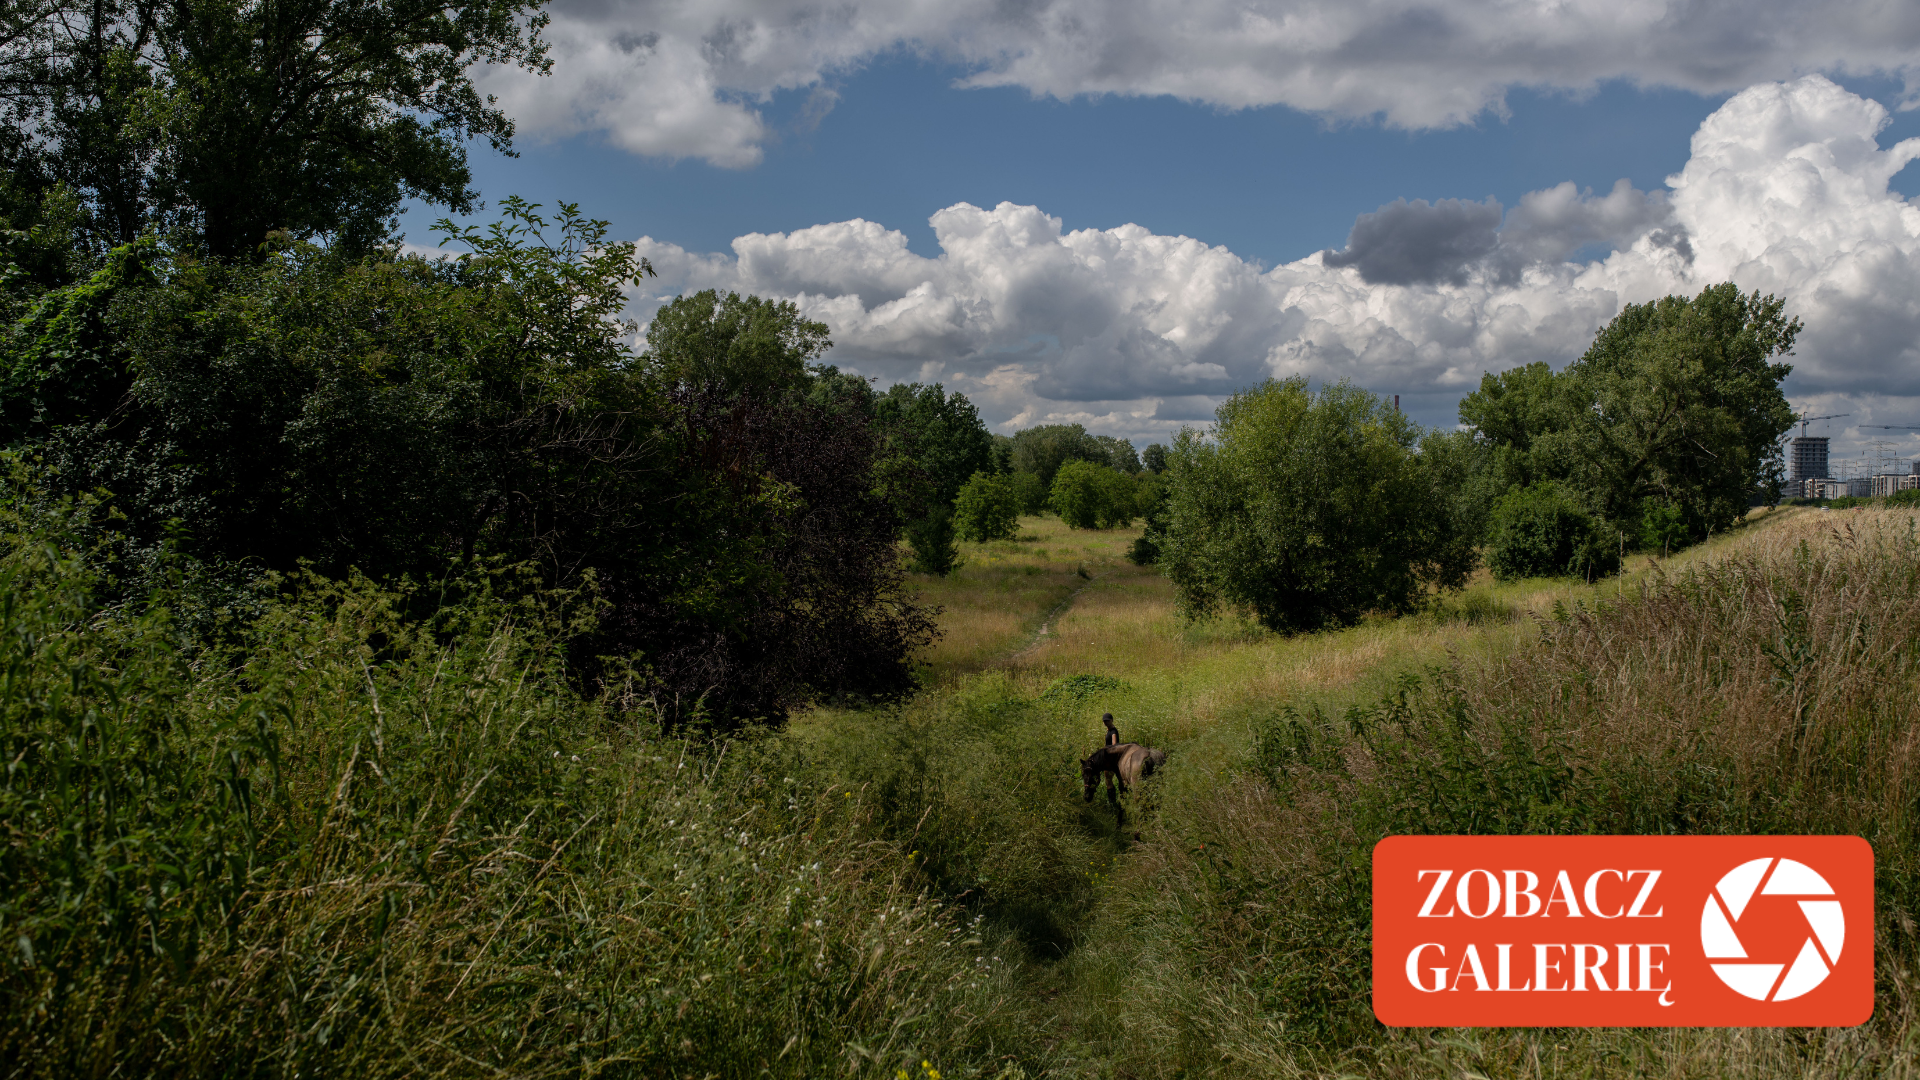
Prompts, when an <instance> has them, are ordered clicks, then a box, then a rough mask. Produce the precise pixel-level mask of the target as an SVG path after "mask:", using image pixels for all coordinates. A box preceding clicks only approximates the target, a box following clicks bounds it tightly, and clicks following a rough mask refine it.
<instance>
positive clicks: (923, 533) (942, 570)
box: [907, 507, 960, 577]
mask: <svg viewBox="0 0 1920 1080" xmlns="http://www.w3.org/2000/svg"><path fill="white" fill-rule="evenodd" d="M954 536H955V530H954V527H953V511H952V510H949V509H947V508H945V507H936V508H935V509H934V510H933V511H931V512H930V513H928V514H927V516H926V517H923V518H919V519H916V520H914V521H910V522H908V523H907V543H908V545H909V546H910V547H911V548H912V549H913V568H914V569H915V570H918V571H919V572H920V573H923V574H936V575H938V576H940V577H945V576H947V575H948V574H949V573H952V572H953V568H954V567H956V566H958V565H960V549H959V548H958V547H957V546H955V545H954V542H953V541H954Z"/></svg>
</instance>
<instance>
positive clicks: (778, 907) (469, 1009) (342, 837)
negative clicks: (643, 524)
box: [0, 536, 1018, 1077]
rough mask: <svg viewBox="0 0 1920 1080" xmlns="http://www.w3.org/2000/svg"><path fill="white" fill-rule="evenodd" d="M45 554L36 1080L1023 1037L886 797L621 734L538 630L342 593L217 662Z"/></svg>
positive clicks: (25, 955)
mask: <svg viewBox="0 0 1920 1080" xmlns="http://www.w3.org/2000/svg"><path fill="white" fill-rule="evenodd" d="M14 541H15V542H14V544H13V545H12V548H11V550H10V551H7V552H6V553H5V554H4V556H0V672H3V673H4V674H3V675H0V741H4V751H5V755H6V762H7V766H8V767H7V771H6V775H5V778H4V784H3V786H0V821H4V823H5V824H4V828H5V843H4V845H0V941H4V942H5V943H6V944H5V947H4V950H0V1061H4V1062H6V1063H7V1069H6V1071H7V1073H8V1075H16V1076H62V1077H66V1076H75V1075H85V1076H107V1075H194V1076H201V1075H222V1076H296V1075H305V1076H401V1075H405V1076H422V1075H457V1076H468V1075H480V1074H500V1075H513V1076H542V1075H561V1074H564V1075H602V1074H616V1075H645V1076H707V1075H719V1076H744V1075H773V1076H795V1077H810V1076H819V1075H823V1074H833V1075H874V1076H887V1077H892V1076H894V1075H895V1074H896V1072H897V1071H898V1070H900V1069H903V1068H908V1067H914V1068H917V1067H918V1063H919V1062H920V1061H922V1060H926V1061H930V1062H934V1063H936V1065H937V1066H941V1067H945V1066H949V1063H951V1062H964V1061H966V1060H968V1059H969V1058H972V1057H978V1058H981V1059H983V1060H992V1059H994V1058H995V1056H996V1054H995V1049H994V1048H995V1047H996V1046H997V1045H998V1044H999V1042H1002V1041H1005V1040H1006V1038H1007V1037H1008V1036H1007V1032H1006V1031H1005V1030H1004V1025H1003V1023H1002V1020H1003V1017H1004V1015H1005V1013H1006V1008H1005V1004H1004V1003H1005V1002H1006V1000H1007V999H1008V997H1009V994H1008V975H1007V967H1006V964H1005V963H1003V962H999V961H997V960H996V959H995V956H996V953H997V952H998V951H999V950H998V949H997V945H998V938H997V936H996V933H995V932H993V931H992V930H990V929H989V928H987V927H985V926H984V925H983V924H982V922H981V920H980V919H979V918H977V917H975V916H973V915H969V914H966V913H964V912H963V911H961V910H960V909H958V908H956V907H955V906H953V905H951V904H949V903H946V902H944V901H943V900H941V899H940V898H937V897H934V896H931V895H930V894H929V892H928V889H927V885H926V878H925V876H924V875H923V874H922V873H921V872H920V871H919V870H918V869H917V868H916V866H915V864H914V862H913V860H912V859H911V858H909V856H908V852H907V850H906V849H904V848H903V847H902V846H901V845H900V844H898V843H895V842H893V841H891V840H889V839H888V838H887V837H886V836H885V835H884V834H883V832H882V831H881V829H880V828H879V827H878V825H877V823H876V819H877V817H878V815H879V809H878V808H877V807H876V802H875V800H874V798H873V796H872V793H871V792H868V791H862V790H856V789H849V788H844V787H832V786H828V785H826V784H824V783H822V782H821V780H820V777H819V774H818V771H817V770H811V771H810V770H809V768H808V766H807V763H806V762H805V761H803V760H801V759H799V758H797V757H796V756H795V755H794V754H793V753H791V752H790V751H789V750H787V749H785V748H783V747H782V746H780V745H779V744H778V743H775V742H771V741H767V742H762V743H758V744H751V743H750V744H738V745H733V746H721V747H709V748H700V747H695V746H689V745H687V744H682V743H662V742H659V741H652V740H648V739H646V738H643V737H641V736H639V735H636V734H635V733H634V732H633V731H632V730H631V729H629V728H625V727H615V726H613V725H611V724H609V723H608V722H607V720H606V719H605V717H604V716H603V715H602V713H601V711H600V709H599V708H598V707H597V705H596V703H594V702H591V701H582V700H579V699H578V698H577V697H575V696H574V695H573V694H571V693H570V692H569V691H568V690H567V687H566V684H565V680H564V679H563V678H562V677H561V676H562V674H563V672H562V671H561V670H560V668H559V664H558V659H557V657H558V651H557V649H555V648H554V647H553V645H552V642H553V640H554V638H553V634H552V629H553V628H552V626H551V625H549V624H550V623H551V621H552V620H551V618H550V617H549V616H548V615H546V614H544V613H542V612H540V611H538V610H535V609H531V608H527V607H525V606H513V605H508V604H504V603H500V602H496V601H493V600H491V599H489V598H488V597H487V596H486V594H485V590H484V589H476V590H475V592H474V595H473V596H472V597H471V598H470V599H469V600H468V601H466V602H464V603H463V604H461V605H459V606H457V607H455V608H453V609H452V610H451V611H450V612H448V613H446V614H445V615H444V616H443V617H442V618H441V619H439V620H438V621H436V622H435V623H433V624H430V625H422V624H420V623H418V622H410V621H407V620H403V619H401V618H400V617H399V615H398V613H397V612H398V610H399V609H400V607H402V606H403V605H404V604H405V603H406V601H407V597H405V596H404V595H400V594H396V593H393V592H388V591H383V590H381V589H377V588H375V587H373V586H371V585H368V584H366V583H364V582H357V583H349V584H336V585H329V584H325V583H309V585H308V586H307V587H305V588H304V589H303V590H301V591H300V592H299V594H298V595H297V596H296V597H295V598H294V599H293V600H291V601H289V602H287V603H285V604H283V605H281V606H279V607H278V608H277V609H275V610H274V611H273V612H272V613H271V614H270V615H269V616H268V617H267V618H266V619H265V620H264V621H262V622H260V623H259V624H257V625H256V626H255V627H253V629H252V630H251V631H250V634H249V636H248V639H247V640H248V647H246V648H243V649H240V650H238V651H236V652H233V653H231V654H218V655H217V654H213V653H208V652H199V653H196V652H193V651H191V650H186V649H183V648H182V647H181V642H180V639H179V637H178V635H177V634H175V633H173V632H172V629H171V626H170V623H169V621H168V617H167V615H166V609H165V607H164V606H156V607H154V608H152V609H151V610H149V611H147V612H146V613H145V614H141V615H138V616H130V615H128V614H126V613H124V612H112V611H103V610H101V609H99V607H98V605H97V603H96V601H95V596H96V594H97V590H98V588H99V585H100V582H99V579H98V575H97V574H96V573H95V572H94V571H93V570H91V569H89V567H88V564H87V562H86V560H84V559H83V558H81V557H80V556H79V555H77V554H75V553H74V552H73V551H72V550H71V549H70V548H63V547H62V545H61V544H60V543H59V542H58V538H57V537H56V538H48V537H35V536H27V537H20V536H16V537H14ZM1015 1034H1016V1035H1017V1034H1018V1033H1017V1032H1016V1033H1015Z"/></svg>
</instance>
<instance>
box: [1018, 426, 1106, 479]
mask: <svg viewBox="0 0 1920 1080" xmlns="http://www.w3.org/2000/svg"><path fill="white" fill-rule="evenodd" d="M1012 460H1013V468H1014V471H1015V472H1023V473H1032V474H1033V475H1034V476H1037V477H1039V478H1040V486H1041V488H1042V489H1043V490H1046V491H1049V492H1050V491H1052V490H1053V478H1054V474H1055V473H1058V472H1059V471H1060V466H1062V465H1065V464H1066V463H1067V462H1069V461H1091V462H1096V463H1098V464H1101V465H1108V464H1111V463H1112V462H1111V460H1110V459H1109V456H1108V452H1107V448H1106V447H1105V446H1103V445H1101V443H1100V440H1099V439H1097V438H1095V437H1094V436H1092V435H1089V434H1087V429H1085V428H1083V427H1081V426H1080V425H1079V424H1043V425H1041V426H1040V427H1031V428H1027V429H1026V430H1025V431H1016V432H1014V434H1013V455H1012Z"/></svg>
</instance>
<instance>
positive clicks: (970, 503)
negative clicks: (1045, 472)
mask: <svg viewBox="0 0 1920 1080" xmlns="http://www.w3.org/2000/svg"><path fill="white" fill-rule="evenodd" d="M953 520H954V529H955V530H956V531H957V532H958V533H959V535H960V539H962V540H971V541H974V542H975V543H984V542H985V541H988V540H1009V539H1012V538H1013V536H1014V535H1015V534H1016V533H1018V532H1019V531H1020V496H1019V493H1018V492H1016V491H1015V490H1014V485H1013V478H1012V477H1008V476H992V475H989V474H987V473H983V472H977V473H974V474H973V478H972V479H971V480H968V481H967V483H966V486H965V487H962V488H961V489H960V495H959V497H957V498H956V499H954V501H953Z"/></svg>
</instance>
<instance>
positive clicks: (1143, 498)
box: [1127, 443, 1169, 566]
mask: <svg viewBox="0 0 1920 1080" xmlns="http://www.w3.org/2000/svg"><path fill="white" fill-rule="evenodd" d="M1159 445H1160V444H1158V443H1155V444H1154V446H1159ZM1147 449H1148V450H1149V451H1151V450H1152V449H1153V447H1152V446H1150V447H1148V448H1147ZM1162 449H1163V450H1164V449H1165V448H1164V447H1162ZM1139 481H1140V482H1139V486H1138V488H1136V489H1135V491H1134V506H1135V508H1136V509H1138V510H1139V511H1140V516H1141V517H1143V518H1145V519H1146V527H1145V528H1144V529H1142V530H1141V532H1140V535H1139V537H1138V538H1136V539H1135V540H1134V542H1133V546H1132V547H1130V548H1128V549H1127V559H1128V561H1130V562H1132V563H1133V564H1134V565H1135V566H1152V565H1153V564H1154V563H1157V562H1159V561H1160V551H1161V549H1162V548H1163V547H1165V546H1166V543H1167V492H1168V490H1169V488H1168V485H1167V480H1166V477H1165V476H1164V475H1162V474H1161V473H1151V472H1150V473H1143V474H1142V475H1141V476H1140V478H1139Z"/></svg>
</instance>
